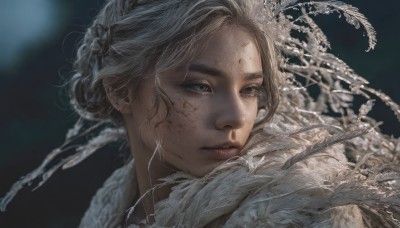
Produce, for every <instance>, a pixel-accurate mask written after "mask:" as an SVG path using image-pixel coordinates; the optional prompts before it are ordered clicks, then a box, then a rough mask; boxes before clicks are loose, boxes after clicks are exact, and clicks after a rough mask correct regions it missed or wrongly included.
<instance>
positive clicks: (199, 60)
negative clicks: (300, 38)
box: [124, 27, 263, 176]
mask: <svg viewBox="0 0 400 228" xmlns="http://www.w3.org/2000/svg"><path fill="white" fill-rule="evenodd" d="M202 47H203V50H201V51H199V52H198V54H197V55H195V57H194V58H193V59H192V60H191V61H189V62H188V63H186V64H184V65H182V66H180V67H178V68H175V69H173V70H170V71H167V72H163V73H162V74H160V84H161V88H162V89H163V91H164V92H165V94H166V95H167V96H168V97H169V99H170V100H171V102H172V103H171V106H170V109H169V115H168V117H167V118H166V119H165V117H166V113H167V109H166V107H165V105H164V104H163V103H162V102H161V104H162V105H161V106H160V108H159V110H158V112H157V114H156V115H155V117H153V118H151V119H150V120H149V118H150V116H151V115H152V114H153V111H154V108H153V107H154V102H155V99H156V96H155V92H154V91H155V86H154V82H155V79H154V77H151V78H148V79H145V80H144V81H143V83H142V84H141V85H140V89H139V91H138V92H137V93H136V94H135V95H136V96H135V99H133V101H132V103H131V105H130V113H131V114H130V116H128V117H127V116H124V118H125V119H126V118H130V121H126V127H127V129H128V133H129V137H130V141H131V142H130V143H131V145H132V146H133V151H135V150H136V152H135V153H134V157H135V160H137V161H138V159H139V160H140V158H138V156H143V157H148V156H149V155H150V156H151V154H152V153H153V152H154V150H155V148H156V141H159V142H160V144H161V147H162V150H161V151H160V156H158V158H161V160H162V161H163V162H164V163H167V164H168V165H170V166H173V167H174V168H176V169H178V170H182V171H184V172H187V173H190V174H192V175H195V176H204V175H205V174H207V173H209V172H210V171H211V170H212V169H213V168H215V167H216V166H217V165H218V164H220V163H221V162H222V161H224V160H226V159H229V158H233V157H235V156H237V155H238V154H239V152H240V151H241V149H242V148H243V145H244V144H245V142H246V140H247V139H248V137H249V134H250V132H251V130H252V128H253V125H254V122H255V119H256V115H257V110H258V107H257V99H258V98H257V96H258V95H259V92H260V89H261V86H262V83H263V72H262V65H261V59H260V55H259V52H258V50H257V47H256V44H255V41H254V39H253V38H252V37H251V36H250V35H249V34H248V32H246V30H244V29H242V28H240V27H224V28H223V29H221V30H220V31H218V32H216V33H215V34H214V35H212V36H211V37H210V38H209V39H208V40H207V41H206V43H205V46H202ZM157 123H160V124H157ZM156 157H157V156H156Z"/></svg>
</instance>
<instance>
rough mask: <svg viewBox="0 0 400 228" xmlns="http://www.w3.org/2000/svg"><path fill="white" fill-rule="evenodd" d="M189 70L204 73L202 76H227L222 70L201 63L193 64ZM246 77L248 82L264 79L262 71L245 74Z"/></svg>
mask: <svg viewBox="0 0 400 228" xmlns="http://www.w3.org/2000/svg"><path fill="white" fill-rule="evenodd" d="M188 70H189V71H193V72H198V73H202V74H208V75H212V76H218V77H224V76H226V74H225V73H224V72H222V71H221V70H219V69H217V68H214V67H210V66H207V65H205V64H201V63H191V64H190V65H189V67H188ZM244 76H245V79H246V80H255V79H260V78H264V74H263V72H262V71H259V72H254V73H253V72H252V73H244Z"/></svg>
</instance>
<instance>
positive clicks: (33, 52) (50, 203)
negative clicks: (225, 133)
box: [0, 0, 400, 227]
mask: <svg viewBox="0 0 400 228" xmlns="http://www.w3.org/2000/svg"><path fill="white" fill-rule="evenodd" d="M345 2H348V3H351V4H353V5H355V6H357V7H358V8H360V11H361V12H362V13H364V14H365V15H366V16H367V18H368V19H369V21H370V22H371V23H372V25H373V26H374V27H375V28H376V30H377V33H378V45H377V46H376V48H375V50H373V51H371V52H365V50H366V49H367V42H368V40H367V38H366V37H365V33H364V31H362V30H361V29H358V30H356V29H354V28H353V27H351V26H350V25H347V24H346V22H345V20H344V19H343V18H341V19H338V16H337V15H332V16H319V17H318V20H319V21H320V23H321V25H322V27H323V28H324V31H325V32H326V33H327V35H328V37H329V38H330V41H331V44H332V50H331V51H332V52H333V53H335V54H337V55H338V56H339V57H340V58H342V59H343V60H345V61H346V62H347V63H348V64H349V65H350V66H351V67H353V68H354V69H355V71H356V72H357V73H359V74H360V75H363V76H364V77H365V78H367V79H368V80H369V81H370V82H371V86H372V87H373V88H376V89H380V90H382V91H383V92H385V93H386V94H388V95H389V96H391V97H392V98H393V99H394V100H395V101H396V102H397V103H400V73H399V70H398V69H399V67H400V60H399V59H400V58H399V54H400V44H399V42H400V15H399V10H398V9H400V2H399V1H394V0H392V1H373V0H362V1H361V0H351V1H345ZM102 4H103V0H85V1H82V0H1V1H0V196H3V195H4V194H5V193H6V192H7V191H8V189H9V188H10V187H11V185H12V184H13V183H14V182H15V181H16V180H18V178H19V177H21V176H22V175H24V174H26V173H28V172H30V171H31V170H33V169H34V168H36V167H37V166H38V165H39V164H40V162H41V161H42V160H43V158H44V157H45V155H46V154H47V153H49V151H51V150H52V149H53V148H55V147H57V146H59V145H60V144H61V143H63V141H64V135H65V132H66V131H67V130H68V129H69V127H71V126H72V124H73V123H74V121H75V120H76V115H75V114H74V113H73V111H72V110H71V108H70V107H69V103H68V99H67V97H68V96H67V93H66V90H65V89H61V88H62V85H63V83H64V82H65V80H64V79H66V78H68V77H69V76H71V63H72V62H73V59H74V54H75V50H76V46H77V43H78V41H79V39H80V38H81V37H82V35H83V33H84V31H85V28H86V26H87V25H88V24H89V23H90V20H91V19H92V18H93V16H94V15H96V13H97V11H98V9H99V8H100V6H101V5H102ZM372 116H373V117H375V118H376V119H378V120H380V121H385V124H384V125H382V130H383V131H384V132H385V133H387V134H389V135H394V137H400V124H399V123H398V122H397V121H396V118H395V116H394V115H393V113H392V112H391V111H390V109H389V108H387V107H385V106H384V105H382V104H381V103H380V102H377V104H376V106H375V108H374V109H373V111H372ZM122 160H123V159H122V158H121V156H120V155H118V154H116V153H115V152H113V151H112V150H110V149H108V150H107V149H105V150H102V151H101V152H100V153H98V154H96V155H94V156H93V157H91V158H89V159H88V160H87V161H85V162H83V163H82V164H80V165H78V166H77V167H76V168H73V169H71V170H67V171H62V172H58V173H56V175H55V176H54V178H52V179H50V180H49V181H48V182H47V183H46V184H45V185H44V186H43V187H41V188H39V189H38V190H35V191H33V192H31V190H32V188H26V189H24V190H22V191H21V193H20V194H19V195H18V196H17V197H16V198H15V200H14V201H13V202H11V204H10V205H9V206H8V208H7V211H6V212H5V213H1V212H0V226H1V227H76V226H77V224H78V222H79V219H80V218H81V216H82V215H83V213H84V211H85V209H86V208H87V206H88V204H89V201H90V197H91V196H92V195H93V194H94V192H95V190H96V189H97V188H99V187H100V186H101V184H102V182H103V181H104V179H105V178H106V177H107V176H108V175H109V174H110V173H111V172H112V170H113V169H114V168H116V167H117V166H119V164H120V163H121V161H122Z"/></svg>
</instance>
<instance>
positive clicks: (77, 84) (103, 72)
mask: <svg viewBox="0 0 400 228" xmlns="http://www.w3.org/2000/svg"><path fill="white" fill-rule="evenodd" d="M256 2H261V7H263V5H262V1H252V0H198V1H193V0H157V1H140V2H138V1H132V0H131V1H130V0H108V1H106V4H105V6H104V7H103V8H102V10H101V11H100V12H99V14H98V15H97V17H96V18H95V20H94V21H93V23H92V25H91V26H90V27H89V28H88V30H87V32H86V34H85V37H84V39H83V41H82V43H81V45H80V47H79V48H78V52H77V58H76V62H75V64H74V67H75V69H74V70H75V74H74V76H73V77H72V79H71V95H72V98H71V101H72V104H73V106H74V108H75V109H76V110H77V112H78V113H79V114H80V115H81V116H82V117H83V118H85V119H89V120H96V121H104V120H109V119H111V120H114V122H117V123H118V122H119V123H121V116H120V113H119V112H118V111H117V110H115V109H114V108H113V107H112V105H111V104H110V102H109V101H108V99H107V94H106V91H105V89H104V86H103V80H105V79H107V82H108V84H109V86H110V87H111V88H112V89H113V92H115V93H116V94H118V96H121V97H124V96H127V95H128V94H129V93H130V92H133V94H134V92H135V90H136V89H137V88H138V86H139V85H140V82H141V80H142V79H143V78H144V77H146V73H147V74H148V72H149V71H151V72H153V73H154V74H155V75H156V77H157V75H158V73H160V72H162V71H165V70H168V69H171V68H174V67H177V66H179V65H180V64H182V63H183V61H185V60H188V59H190V58H191V57H193V55H194V53H195V52H196V50H197V49H198V47H199V45H200V40H202V39H205V38H207V37H208V36H210V35H211V34H212V33H214V32H216V31H218V30H219V29H220V28H221V27H223V26H226V25H237V26H241V27H243V28H244V29H247V30H248V32H249V33H250V34H251V35H252V36H253V37H254V39H255V41H256V43H257V45H258V48H259V51H260V55H261V61H262V65H263V71H264V75H265V78H264V87H265V95H264V96H263V97H262V99H261V100H263V101H264V103H265V104H262V105H263V106H264V105H265V108H266V110H267V115H266V116H265V119H266V120H268V119H270V118H271V117H272V115H273V114H274V112H275V111H276V109H277V106H278V103H279V95H278V67H277V63H276V57H275V55H276V52H275V48H274V44H273V39H272V38H271V37H270V32H269V31H268V30H267V28H266V27H265V25H262V24H260V23H259V22H258V19H257V18H256V17H257V16H256V15H257V14H256V13H255V10H256V8H259V7H260V6H256V4H260V3H256ZM157 81H158V80H155V84H156V92H157V95H159V96H157V98H161V99H157V100H158V101H160V100H162V101H164V102H166V103H168V97H166V95H165V94H163V92H162V88H161V86H159V85H158V84H157ZM158 105H159V102H156V104H155V106H157V107H158ZM167 107H168V105H167ZM157 109H158V108H157Z"/></svg>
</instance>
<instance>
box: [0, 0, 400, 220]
mask: <svg viewBox="0 0 400 228" xmlns="http://www.w3.org/2000/svg"><path fill="white" fill-rule="evenodd" d="M331 12H339V13H343V15H344V16H346V18H347V19H348V21H349V22H350V23H352V24H354V25H356V26H357V24H358V23H361V24H362V25H363V26H364V27H365V28H366V31H367V33H368V35H369V36H370V46H371V48H372V47H373V46H374V44H375V39H374V31H373V29H372V28H371V27H370V25H369V23H368V22H367V21H366V20H365V18H364V17H363V16H362V15H361V14H360V13H359V12H358V11H357V10H356V9H355V8H352V7H350V6H348V5H345V4H344V3H341V2H334V1H330V2H314V3H298V4H296V5H294V2H293V1H291V2H287V1H281V2H279V1H261V0H198V1H193V0H168V1H167V0H157V1H149V0H145V1H133V0H131V1H129V0H109V1H107V2H106V4H105V6H104V7H103V9H102V10H101V11H100V13H99V14H98V15H97V17H96V18H95V20H94V22H93V24H92V25H91V26H90V27H89V28H88V30H87V32H86V34H85V37H84V39H83V41H82V44H81V46H80V48H79V49H78V53H77V59H76V62H75V72H76V73H75V75H74V76H73V78H72V79H71V92H72V103H73V105H74V107H75V109H76V110H77V111H78V113H79V114H80V115H81V116H82V120H81V121H79V122H78V124H77V125H76V127H75V128H74V129H72V131H70V132H69V134H68V137H67V144H66V145H70V144H71V143H70V141H72V140H73V139H74V138H75V137H77V135H78V134H79V133H80V132H83V133H85V132H88V131H90V130H91V129H93V128H95V127H99V126H100V125H99V124H103V126H104V128H105V129H104V130H103V131H101V132H100V134H99V136H98V137H96V138H94V139H93V140H91V141H89V143H88V144H87V145H83V146H81V147H79V148H78V150H77V151H78V153H77V154H76V155H75V156H72V157H69V158H66V159H64V160H63V161H61V162H60V163H59V164H58V165H56V166H55V168H54V169H50V170H49V171H47V172H46V173H44V171H45V170H44V167H45V166H46V165H47V164H48V163H49V162H50V161H51V160H52V159H53V158H54V157H55V155H58V154H60V153H62V152H63V151H64V150H65V149H66V148H68V146H63V147H61V148H59V149H57V150H55V151H54V152H53V153H52V154H51V155H50V156H49V158H48V159H46V160H45V162H44V163H43V164H42V166H41V167H39V168H38V170H36V171H35V172H34V173H32V175H30V176H28V178H27V179H24V180H21V181H20V182H18V183H17V184H16V185H15V186H14V187H13V189H12V191H11V192H10V193H9V195H8V196H7V198H4V199H3V200H4V201H3V202H2V204H3V206H5V204H7V202H8V201H9V200H10V199H11V198H12V197H13V195H15V193H16V192H17V191H18V190H19V188H20V187H22V185H24V184H26V183H27V182H29V181H30V180H32V179H33V178H36V177H38V176H40V175H42V173H44V181H45V180H46V179H47V178H48V176H50V175H51V173H52V172H53V171H54V170H55V169H57V168H58V167H61V166H62V167H63V168H69V167H71V166H73V165H75V164H77V163H79V162H80V161H82V160H83V159H84V158H86V157H87V156H89V155H90V154H92V153H93V152H94V151H95V150H96V149H97V148H99V147H101V146H103V145H105V144H107V143H108V142H111V141H115V140H116V139H118V138H121V137H123V138H125V139H126V140H127V142H128V144H129V148H130V152H131V154H132V161H129V162H127V164H126V165H125V166H123V167H121V168H120V169H118V170H116V171H115V172H114V173H113V175H112V176H111V177H110V178H109V179H108V180H107V181H106V182H105V184H104V186H103V187H102V188H101V189H99V191H98V192H97V193H96V195H95V196H94V198H93V199H92V202H91V204H90V206H89V209H88V210H87V212H86V213H85V215H84V217H83V218H82V221H81V225H80V226H81V227H118V226H132V227H136V226H139V227H144V226H152V227H221V226H224V227H292V226H296V227H297V226H298V227H364V226H366V227H376V226H387V227H391V226H398V225H400V223H399V222H398V218H399V214H398V213H399V206H400V199H399V190H400V188H399V184H398V181H397V180H398V178H399V170H400V169H399V168H400V167H399V165H398V162H399V158H398V150H399V148H396V145H400V144H399V142H398V140H395V139H393V138H389V137H386V136H385V135H383V134H381V133H379V132H377V130H376V129H375V127H376V123H375V121H374V120H372V119H371V118H368V117H366V114H367V112H368V110H369V109H370V108H371V106H372V102H371V101H368V102H367V103H366V104H365V105H364V106H362V108H361V109H360V111H359V114H358V115H356V114H354V112H353V111H352V109H351V98H352V95H353V94H359V95H365V96H368V95H367V93H372V94H374V95H376V96H378V97H381V98H382V99H383V100H384V101H385V102H386V103H387V104H388V105H389V106H390V107H391V108H392V109H393V110H394V111H395V112H396V113H397V115H399V116H400V111H399V110H400V108H399V107H398V106H397V105H396V104H394V103H393V102H391V101H390V99H389V98H387V97H385V96H384V94H381V93H379V92H377V91H375V90H372V89H370V88H368V87H367V86H366V83H367V82H366V81H365V80H364V79H362V78H361V77H359V76H357V75H356V74H355V73H354V72H352V70H351V69H349V68H348V67H347V66H346V65H345V64H344V63H343V62H342V61H340V60H339V59H337V58H335V57H334V56H333V55H331V54H329V53H327V52H326V50H327V47H328V42H327V40H326V37H325V36H324V34H323V33H322V32H321V30H320V29H319V28H318V27H317V25H316V24H315V23H314V21H313V20H312V19H311V18H310V17H309V15H312V14H318V13H331ZM299 13H300V14H299ZM293 15H295V16H296V17H294V16H293ZM295 32H297V34H296V33H295ZM313 86H314V87H316V88H318V89H319V92H318V95H317V98H316V99H315V97H314V98H313V97H312V96H311V95H309V94H308V92H307V90H306V87H313ZM328 112H331V113H338V114H340V117H337V118H334V117H329V116H328V115H324V114H322V113H328ZM84 120H86V121H94V122H98V123H99V124H97V125H95V127H92V128H89V129H88V130H85V129H84V127H83V126H86V125H83V124H82V121H84ZM110 123H112V125H110ZM345 140H348V141H345ZM339 143H341V144H339ZM397 147H398V146H397ZM48 174H50V175H48ZM126 211H128V212H127V213H125V212H126Z"/></svg>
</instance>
